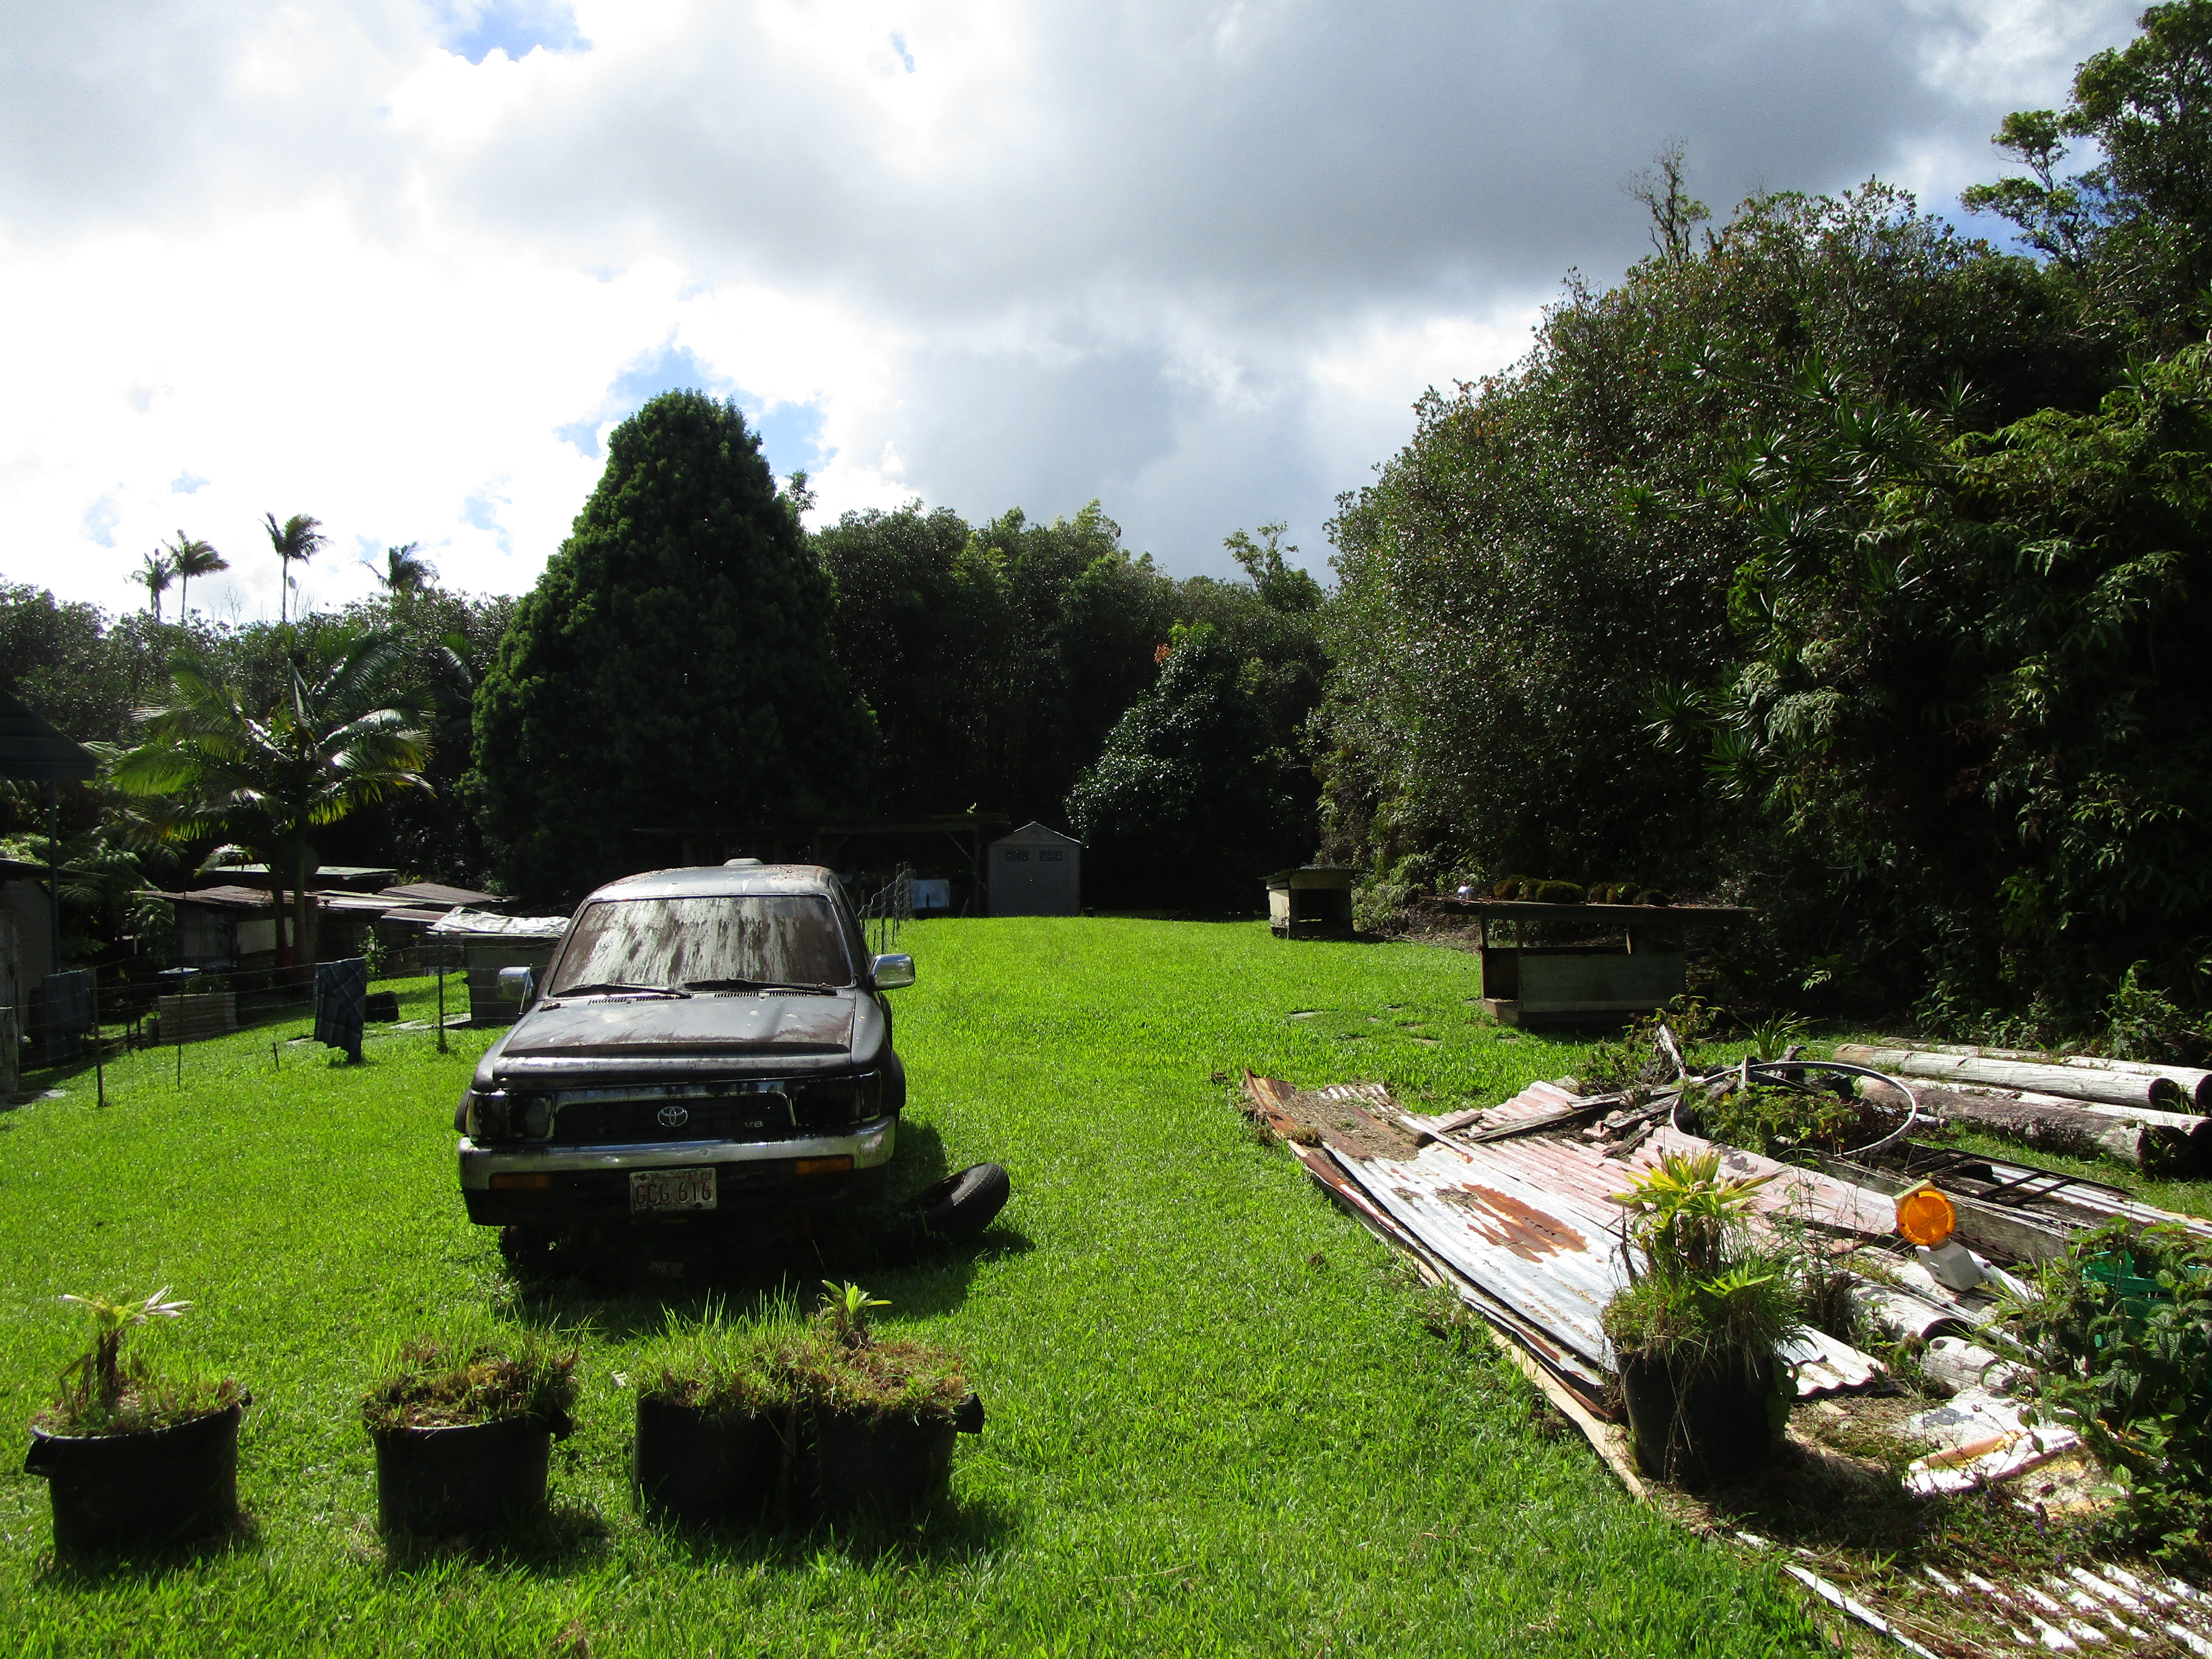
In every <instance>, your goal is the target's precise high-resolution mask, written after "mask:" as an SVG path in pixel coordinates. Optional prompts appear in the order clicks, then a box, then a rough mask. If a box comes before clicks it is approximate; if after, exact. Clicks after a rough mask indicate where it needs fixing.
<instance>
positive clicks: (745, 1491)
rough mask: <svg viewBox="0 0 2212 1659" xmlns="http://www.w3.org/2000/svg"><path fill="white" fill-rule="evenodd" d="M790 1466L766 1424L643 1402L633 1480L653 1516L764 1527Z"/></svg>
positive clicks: (668, 1403)
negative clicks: (656, 1512) (761, 1522)
mask: <svg viewBox="0 0 2212 1659" xmlns="http://www.w3.org/2000/svg"><path fill="white" fill-rule="evenodd" d="M783 1461H784V1460H783V1437H782V1435H781V1433H779V1432H778V1431H777V1427H776V1425H775V1424H774V1423H773V1422H771V1421H769V1419H767V1418H764V1417H739V1416H720V1415H714V1416H710V1415H708V1413H705V1412H702V1411H701V1410H700V1409H699V1408H698V1407H696V1406H684V1405H678V1404H677V1403H676V1402H675V1401H667V1400H648V1399H647V1398H645V1397H644V1396H642V1395H641V1396H639V1399H638V1402H637V1442H636V1444H635V1447H634V1448H633V1449H632V1451H631V1454H630V1474H631V1477H632V1478H633V1479H634V1480H635V1481H636V1482H637V1491H638V1497H639V1498H640V1500H641V1502H642V1503H643V1504H644V1505H645V1506H646V1507H647V1509H649V1510H659V1511H660V1512H661V1513H663V1514H666V1515H670V1516H674V1517H675V1518H676V1519H678V1520H679V1521H689V1522H694V1523H696V1524H700V1525H709V1524H732V1525H740V1526H741V1525H744V1524H746V1523H748V1522H755V1521H758V1520H759V1519H760V1518H761V1517H762V1516H763V1515H765V1514H766V1513H767V1512H768V1507H769V1500H770V1499H771V1498H774V1497H775V1492H776V1487H777V1485H778V1482H779V1481H780V1480H781V1477H782V1474H783Z"/></svg>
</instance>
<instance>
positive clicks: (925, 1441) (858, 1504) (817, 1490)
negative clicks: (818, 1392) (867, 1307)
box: [806, 1394, 983, 1521]
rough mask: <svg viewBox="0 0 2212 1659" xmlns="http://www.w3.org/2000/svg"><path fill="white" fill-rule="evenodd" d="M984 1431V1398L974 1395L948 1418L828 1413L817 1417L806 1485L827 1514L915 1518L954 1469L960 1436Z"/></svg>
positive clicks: (893, 1518) (941, 1489)
mask: <svg viewBox="0 0 2212 1659" xmlns="http://www.w3.org/2000/svg"><path fill="white" fill-rule="evenodd" d="M982 1431H983V1402H982V1401H981V1400H979V1399H977V1398H976V1397H975V1395H972V1394H971V1395H969V1396H968V1398H967V1399H966V1400H965V1401H963V1402H962V1404H961V1407H960V1409H959V1410H958V1411H957V1413H954V1415H953V1418H952V1420H951V1421H950V1422H943V1421H938V1422H928V1423H916V1422H915V1421H913V1420H912V1419H908V1418H901V1417H886V1418H884V1419H880V1420H877V1421H871V1420H870V1419H866V1418H864V1417H858V1416H849V1415H847V1414H846V1413H842V1412H824V1413H822V1414H821V1415H820V1416H818V1417H817V1418H816V1419H815V1421H814V1443H813V1447H812V1453H813V1455H812V1456H811V1459H810V1460H809V1463H808V1468H807V1474H808V1476H809V1479H808V1481H807V1483H806V1484H807V1486H809V1488H811V1492H810V1495H811V1497H812V1498H813V1500H814V1505H815V1508H816V1510H817V1512H818V1513H820V1514H823V1515H858V1514H864V1513H865V1514H873V1515H878V1516H883V1517H884V1519H886V1520H891V1521H907V1520H911V1519H913V1518H914V1517H915V1516H916V1515H919V1514H920V1513H921V1511H922V1510H924V1509H926V1508H927V1506H928V1504H929V1500H930V1499H931V1498H934V1497H936V1496H937V1494H938V1493H939V1492H942V1491H943V1490H944V1489H945V1482H946V1481H947V1480H950V1479H951V1474H952V1442H953V1438H954V1437H955V1436H957V1435H960V1434H981V1432H982Z"/></svg>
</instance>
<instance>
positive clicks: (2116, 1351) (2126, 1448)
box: [1998, 1221, 2212, 1563]
mask: <svg viewBox="0 0 2212 1659" xmlns="http://www.w3.org/2000/svg"><path fill="white" fill-rule="evenodd" d="M1998 1316H1999V1317H2000V1318H2001V1319H2004V1320H2008V1321H2010V1322H2012V1323H2013V1325H2014V1326H2015V1328H2017V1329H2018V1330H2019V1331H2020V1333H2021V1342H2020V1344H2019V1346H2020V1349H2021V1352H2020V1357H2021V1358H2023V1359H2024V1360H2026V1361H2027V1364H2029V1365H2030V1366H2031V1367H2032V1368H2033V1371H2034V1374H2035V1383H2034V1387H2035V1391H2036V1400H2037V1404H2038V1408H2039V1411H2040V1412H2042V1413H2044V1414H2045V1415H2046V1416H2048V1417H2050V1418H2053V1419H2057V1421H2059V1422H2062V1423H2064V1424H2066V1425H2068V1426H2069V1427H2070V1428H2072V1429H2073V1430H2074V1431H2075V1432H2076V1433H2078V1434H2080V1435H2081V1438H2082V1441H2083V1443H2085V1444H2087V1446H2088V1448H2089V1449H2090V1451H2091V1452H2092V1453H2093V1454H2094V1455H2095V1456H2096V1458H2097V1460H2098V1462H2100V1463H2102V1464H2103V1465H2104V1466H2105V1468H2106V1469H2107V1470H2109V1471H2110V1472H2111V1474H2112V1479H2113V1482H2114V1484H2115V1486H2117V1487H2118V1492H2119V1496H2120V1498H2121V1500H2122V1502H2121V1515H2122V1517H2123V1524H2124V1526H2125V1527H2126V1528H2127V1529H2128V1530H2130V1532H2131V1533H2133V1534H2135V1535H2136V1537H2137V1538H2140V1539H2142V1540H2144V1541H2148V1542H2149V1543H2150V1544H2151V1545H2152V1547H2154V1549H2155V1550H2156V1551H2157V1552H2158V1553H2161V1554H2166V1555H2169V1556H2183V1557H2192V1558H2194V1559H2196V1560H2197V1561H2198V1562H2199V1563H2202V1562H2203V1561H2204V1560H2205V1559H2207V1558H2208V1557H2212V1498H2208V1496H2207V1493H2208V1492H2212V1244H2208V1243H2206V1242H2205V1241H2204V1240H2203V1239H2202V1238H2200V1237H2197V1236H2196V1235H2195V1234H2193V1233H2191V1232H2189V1231H2186V1230H2185V1229H2184V1228H2182V1227H2179V1226H2178V1225H2172V1224H2170V1223H2160V1224H2157V1225H2153V1226H2149V1227H2146V1228H2144V1229H2143V1230H2142V1231H2140V1232H2136V1231H2132V1230H2131V1229H2130V1225H2129V1224H2128V1223H2127V1222H2125V1221H2113V1222H2112V1223H2109V1224H2108V1225H2106V1226H2103V1227H2100V1228H2098V1229H2096V1230H2095V1231H2093V1232H2089V1233H2086V1234H2083V1235H2082V1236H2081V1237H2079V1238H2077V1239H2075V1241H2074V1243H2073V1244H2072V1245H2071V1247H2070V1248H2069V1250H2068V1252H2067V1254H2066V1255H2063V1256H2060V1257H2058V1258H2057V1259H2055V1260H2053V1261H2046V1262H2045V1263H2044V1264H2042V1267H2040V1269H2039V1271H2038V1273H2037V1274H2036V1282H2035V1284H2034V1285H2033V1288H2032V1289H2031V1290H2030V1291H2029V1292H2028V1293H2027V1294H2026V1295H2024V1296H2018V1297H2009V1298H2008V1299H2007V1301H2006V1303H2005V1304H2003V1305H2002V1307H2001V1308H2000V1309H1999V1310H1998Z"/></svg>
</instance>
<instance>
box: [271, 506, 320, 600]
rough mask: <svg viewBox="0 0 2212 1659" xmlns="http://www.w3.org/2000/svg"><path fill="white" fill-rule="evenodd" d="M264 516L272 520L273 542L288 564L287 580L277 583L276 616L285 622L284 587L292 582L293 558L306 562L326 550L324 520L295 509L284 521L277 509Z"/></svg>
mask: <svg viewBox="0 0 2212 1659" xmlns="http://www.w3.org/2000/svg"><path fill="white" fill-rule="evenodd" d="M262 516H263V517H264V519H266V520H267V521H268V528H269V545H270V546H271V547H273V548H275V549H276V559H277V562H279V563H280V564H282V565H283V568H284V574H283V580H282V581H280V582H279V583H278V584H277V586H276V620H277V621H278V622H280V623H281V622H283V620H284V590H285V588H287V587H289V586H291V582H292V561H293V560H295V559H297V560H299V561H300V562H301V563H302V564H305V563H306V562H307V561H308V560H309V559H312V558H313V557H314V556H315V555H316V554H318V553H319V552H321V551H322V550H323V546H324V542H325V538H324V535H323V521H322V520H320V519H311V518H309V517H308V516H307V514H306V513H294V514H293V515H292V516H291V517H290V518H289V519H287V520H284V522H283V523H282V524H278V523H277V522H276V514H275V513H264V514H263V515H262Z"/></svg>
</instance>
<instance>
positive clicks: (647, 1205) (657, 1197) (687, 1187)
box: [629, 1164, 714, 1215]
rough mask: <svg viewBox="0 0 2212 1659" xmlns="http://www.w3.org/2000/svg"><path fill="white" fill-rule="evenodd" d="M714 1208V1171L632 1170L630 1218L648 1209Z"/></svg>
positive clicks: (710, 1169) (706, 1169)
mask: <svg viewBox="0 0 2212 1659" xmlns="http://www.w3.org/2000/svg"><path fill="white" fill-rule="evenodd" d="M629 1208H630V1213H631V1214H632V1215H636V1214H638V1213H640V1212H643V1211H647V1210H711V1209H713V1208H714V1166H713V1165H712V1164H709V1165H708V1167H707V1168H705V1169H703V1170H631V1171H630V1174H629Z"/></svg>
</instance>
